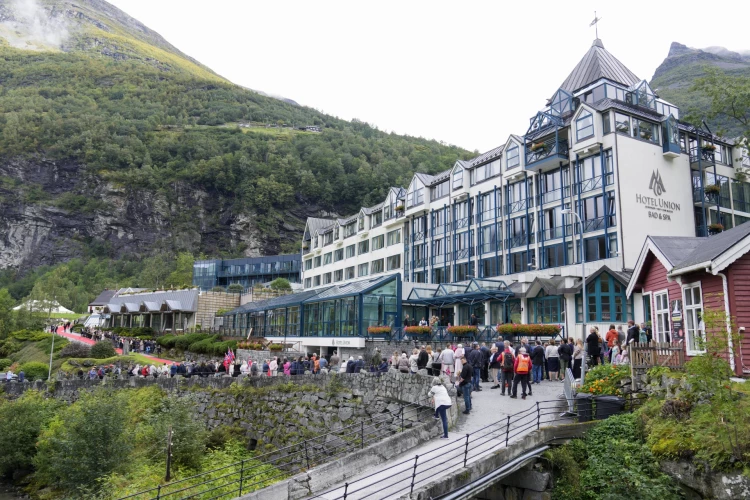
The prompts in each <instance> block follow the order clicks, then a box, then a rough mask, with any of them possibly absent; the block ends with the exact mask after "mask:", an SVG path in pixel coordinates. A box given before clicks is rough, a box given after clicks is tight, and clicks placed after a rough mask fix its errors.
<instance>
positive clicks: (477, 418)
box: [309, 381, 563, 500]
mask: <svg viewBox="0 0 750 500" xmlns="http://www.w3.org/2000/svg"><path fill="white" fill-rule="evenodd" d="M490 385H491V384H482V386H483V387H482V391H481V392H474V393H472V406H473V410H472V412H471V414H470V415H468V416H464V415H462V417H465V418H463V419H462V420H461V421H460V422H459V424H458V425H457V428H456V429H455V430H453V431H452V432H450V434H449V439H448V440H443V439H439V438H437V437H436V438H435V439H433V440H431V441H429V442H427V443H424V444H422V445H420V446H417V447H416V448H413V449H411V450H409V451H408V452H407V453H405V454H404V455H403V456H402V457H399V458H398V459H395V460H390V461H388V462H385V463H382V464H379V465H378V466H376V467H375V468H373V469H372V470H369V471H367V472H365V473H363V474H360V475H358V476H353V477H352V478H350V479H349V480H348V486H346V485H345V484H340V485H337V486H336V487H334V488H332V489H329V490H328V491H326V492H325V493H323V494H318V495H316V496H312V497H309V498H311V499H313V498H317V499H321V500H322V499H325V500H336V499H342V498H344V495H345V494H346V499H347V500H359V499H365V498H366V499H371V500H381V499H385V498H397V497H399V496H402V495H405V494H408V493H409V490H410V487H411V482H412V480H413V481H414V489H415V490H416V489H417V488H419V487H421V486H424V485H426V484H427V483H429V482H431V481H433V480H434V479H435V478H437V477H440V476H441V475H442V474H444V473H446V472H449V471H451V470H455V469H458V468H461V467H463V466H464V459H465V457H467V463H472V462H474V461H476V460H479V459H480V458H481V457H482V456H485V455H487V454H489V453H492V452H493V451H495V450H497V449H498V448H500V447H504V446H505V443H506V438H507V437H509V441H510V442H513V441H515V440H518V439H521V437H522V436H523V434H525V433H526V432H529V431H531V430H533V429H536V422H537V411H538V410H537V403H538V402H539V403H540V408H542V409H541V410H539V412H540V414H541V420H542V421H545V420H552V419H559V415H560V411H559V410H558V409H557V408H556V406H557V405H558V403H557V400H558V398H559V396H560V395H561V394H562V392H563V384H562V382H552V381H544V382H542V383H541V384H539V385H534V387H533V396H531V397H527V398H526V399H525V400H524V399H521V394H520V387H519V394H518V398H517V399H511V398H509V397H508V396H507V395H506V396H501V394H500V390H499V389H495V390H491V389H490ZM542 402H546V403H542ZM553 407H554V409H553ZM524 412H525V413H524ZM518 414H522V415H524V416H522V417H520V418H517V417H512V421H511V425H510V431H507V429H506V428H507V425H506V423H507V421H508V416H515V415H518ZM506 433H508V434H507V435H506ZM466 434H470V436H469V438H468V453H466V450H467V437H466ZM416 455H419V458H418V459H415V456H416ZM415 461H416V463H417V467H416V471H415V467H414V465H415ZM415 472H416V475H415ZM345 490H346V491H345Z"/></svg>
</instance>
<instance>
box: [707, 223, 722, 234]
mask: <svg viewBox="0 0 750 500" xmlns="http://www.w3.org/2000/svg"><path fill="white" fill-rule="evenodd" d="M723 230H724V225H723V224H719V223H718V222H715V223H713V224H709V225H708V232H709V233H710V234H718V233H720V232H722V231H723Z"/></svg>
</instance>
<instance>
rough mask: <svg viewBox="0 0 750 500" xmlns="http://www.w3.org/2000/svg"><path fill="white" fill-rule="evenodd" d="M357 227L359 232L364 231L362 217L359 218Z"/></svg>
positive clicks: (363, 219)
mask: <svg viewBox="0 0 750 500" xmlns="http://www.w3.org/2000/svg"><path fill="white" fill-rule="evenodd" d="M357 227H359V230H360V231H364V230H365V218H364V217H363V216H362V215H360V216H359V221H357Z"/></svg>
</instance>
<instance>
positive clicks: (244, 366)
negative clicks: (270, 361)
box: [240, 360, 250, 375]
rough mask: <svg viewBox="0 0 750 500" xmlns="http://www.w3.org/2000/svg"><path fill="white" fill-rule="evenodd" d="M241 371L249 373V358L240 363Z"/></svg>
mask: <svg viewBox="0 0 750 500" xmlns="http://www.w3.org/2000/svg"><path fill="white" fill-rule="evenodd" d="M240 373H241V374H242V375H247V374H248V373H250V367H249V366H247V360H245V361H243V362H242V365H240Z"/></svg>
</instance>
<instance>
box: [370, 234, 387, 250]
mask: <svg viewBox="0 0 750 500" xmlns="http://www.w3.org/2000/svg"><path fill="white" fill-rule="evenodd" d="M384 244H385V235H382V234H381V235H380V236H375V237H374V238H373V239H372V251H373V252H374V251H375V250H380V249H381V248H383V246H384Z"/></svg>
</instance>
